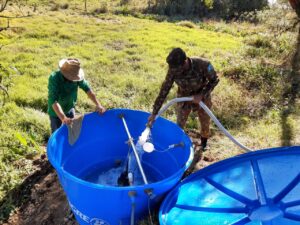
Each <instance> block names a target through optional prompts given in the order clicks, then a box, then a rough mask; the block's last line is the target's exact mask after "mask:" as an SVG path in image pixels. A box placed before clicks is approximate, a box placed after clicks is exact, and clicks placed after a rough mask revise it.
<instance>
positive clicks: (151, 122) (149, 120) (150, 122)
mask: <svg viewBox="0 0 300 225" xmlns="http://www.w3.org/2000/svg"><path fill="white" fill-rule="evenodd" d="M155 117H156V115H153V114H151V115H150V116H149V117H148V123H147V127H150V128H151V127H152V126H153V123H154V121H155Z"/></svg>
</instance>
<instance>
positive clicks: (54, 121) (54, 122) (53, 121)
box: [50, 108, 75, 133]
mask: <svg viewBox="0 0 300 225" xmlns="http://www.w3.org/2000/svg"><path fill="white" fill-rule="evenodd" d="M66 116H67V117H69V118H74V116H75V109H74V108H72V109H70V111H69V112H68V113H67V114H66ZM61 124H62V122H61V120H60V119H59V118H58V117H57V116H50V126H51V132H52V133H54V131H56V130H57V129H58V128H60V126H61Z"/></svg>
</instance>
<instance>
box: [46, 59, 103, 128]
mask: <svg viewBox="0 0 300 225" xmlns="http://www.w3.org/2000/svg"><path fill="white" fill-rule="evenodd" d="M78 87H79V88H81V89H82V90H84V91H85V93H86V94H87V95H88V97H89V98H90V99H91V100H92V102H93V103H94V104H95V105H96V111H98V112H99V113H100V114H103V113H104V112H105V111H106V109H105V108H104V107H103V106H102V105H101V104H100V102H99V101H98V100H97V98H96V95H95V93H94V92H93V91H92V90H91V87H90V86H89V84H88V82H87V81H86V80H85V79H84V72H83V69H82V68H81V67H80V61H79V60H78V59H71V58H70V59H62V60H60V62H59V70H57V71H54V72H53V73H52V74H51V75H50V77H49V83H48V114H49V116H50V123H51V130H52V133H53V132H54V131H55V130H56V129H58V128H59V127H60V126H61V124H62V123H64V124H71V123H72V119H73V118H74V116H75V109H74V108H75V105H76V101H77V92H78Z"/></svg>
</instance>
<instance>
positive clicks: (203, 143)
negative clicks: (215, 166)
mask: <svg viewBox="0 0 300 225" xmlns="http://www.w3.org/2000/svg"><path fill="white" fill-rule="evenodd" d="M207 140H208V139H207V138H205V137H201V149H202V151H203V152H205V151H206V150H209V146H208V145H207Z"/></svg>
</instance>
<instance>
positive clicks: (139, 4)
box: [0, 0, 300, 221]
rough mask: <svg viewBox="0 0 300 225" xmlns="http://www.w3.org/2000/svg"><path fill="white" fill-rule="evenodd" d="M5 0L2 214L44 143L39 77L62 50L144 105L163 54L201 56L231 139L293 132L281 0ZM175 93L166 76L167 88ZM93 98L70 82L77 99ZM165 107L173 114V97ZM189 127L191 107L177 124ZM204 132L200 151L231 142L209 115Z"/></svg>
mask: <svg viewBox="0 0 300 225" xmlns="http://www.w3.org/2000/svg"><path fill="white" fill-rule="evenodd" d="M0 2H1V1H0ZM5 2H6V1H2V3H1V6H6V7H5V8H3V10H0V12H1V11H2V12H1V17H0V27H1V28H0V85H1V86H0V221H5V220H6V219H7V217H8V215H9V214H10V213H11V212H13V210H15V208H16V206H15V205H14V203H13V199H10V196H9V195H8V192H9V191H10V190H12V189H14V188H17V187H18V186H19V185H20V184H21V183H22V181H23V180H24V178H25V177H26V176H28V175H29V174H30V173H32V172H33V171H34V170H35V166H34V165H33V164H32V161H33V160H34V159H36V158H38V157H40V155H41V154H44V153H45V148H44V147H43V146H45V144H46V142H47V139H48V137H49V135H50V127H49V118H48V115H47V82H48V77H49V75H50V73H51V72H52V71H53V70H56V69H57V68H58V61H59V60H60V59H62V58H65V57H77V58H79V59H80V60H81V61H82V65H83V68H84V70H85V73H86V77H87V79H88V80H89V81H90V84H91V86H92V88H93V90H94V91H95V92H96V93H97V96H98V98H99V99H100V100H101V103H102V104H103V105H104V106H105V107H107V108H131V109H139V110H144V111H148V112H150V111H151V109H152V104H153V102H154V99H155V97H156V95H157V94H158V90H159V88H160V85H161V83H162V81H163V80H164V77H165V74H166V70H167V66H166V63H165V57H166V56H167V54H168V52H169V51H170V50H171V49H172V48H174V47H181V48H183V49H184V50H185V51H186V52H187V54H188V55H189V56H201V57H205V58H208V59H209V60H210V61H211V62H212V63H213V65H214V67H215V68H216V70H217V71H218V74H219V75H220V80H221V82H220V83H219V85H218V86H217V87H216V89H215V90H214V93H213V102H214V108H213V112H214V113H215V115H216V116H217V117H218V118H219V119H220V121H221V122H222V123H223V125H224V126H225V127H226V128H227V129H228V130H229V131H230V132H231V133H232V134H233V135H234V136H235V137H236V138H237V139H238V140H239V141H241V142H242V143H243V144H244V145H246V146H249V147H251V148H253V149H261V148H271V147H278V146H290V145H299V144H300V135H299V134H300V118H299V115H300V112H299V104H298V103H299V101H297V99H296V100H295V99H294V100H293V101H291V89H292V86H293V83H292V78H291V74H292V64H291V62H292V59H293V54H294V51H295V45H296V41H297V35H298V33H297V23H296V22H295V21H297V20H296V15H295V13H294V11H292V10H291V9H290V8H289V5H288V4H286V3H285V2H280V4H279V3H278V4H276V5H272V6H269V5H268V2H267V1H265V0H255V1H245V0H244V1H233V0H215V1H214V0H204V1H202V0H201V1H200V0H198V1H197V0H194V1H192V0H187V1H183V0H176V1H175V0H174V1H171V0H170V1H168V0H155V1H154V0H153V1H152V0H148V1H146V0H120V1H117V0H115V1H113V0H111V1H104V0H100V1H99V0H97V1H96V0H90V1H79V0H74V1H72V2H68V1H42V0H26V1H7V5H4V3H5ZM246 3H247V4H246ZM0 8H1V7H0ZM174 97H175V88H173V89H172V92H171V94H170V95H169V96H168V98H169V99H171V98H174ZM92 110H93V107H92V105H90V102H89V101H88V99H87V97H86V96H85V95H84V93H82V92H80V96H79V102H78V107H77V111H78V112H81V113H84V112H88V111H92ZM164 116H165V117H166V118H168V119H170V120H173V121H175V117H176V116H175V111H174V108H173V109H170V110H168V111H167V112H166V113H165V114H164ZM197 127H198V122H197V118H196V117H195V115H192V116H191V117H190V118H189V121H188V124H187V129H188V130H194V131H196V130H197ZM210 144H211V150H210V151H209V152H207V153H205V154H207V155H210V156H212V157H213V158H214V159H215V160H221V159H224V158H228V157H231V156H234V155H236V154H240V153H241V150H240V149H238V148H237V147H236V146H234V145H233V144H232V143H231V142H230V141H229V140H228V139H227V138H226V137H224V135H222V134H221V133H220V132H219V131H218V129H217V128H216V127H214V125H213V127H212V138H211V141H210Z"/></svg>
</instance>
